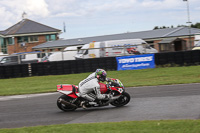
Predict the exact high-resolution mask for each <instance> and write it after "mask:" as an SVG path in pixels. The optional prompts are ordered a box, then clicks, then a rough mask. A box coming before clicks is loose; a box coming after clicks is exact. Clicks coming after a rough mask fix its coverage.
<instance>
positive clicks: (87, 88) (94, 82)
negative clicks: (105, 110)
mask: <svg viewBox="0 0 200 133" xmlns="http://www.w3.org/2000/svg"><path fill="white" fill-rule="evenodd" d="M92 91H94V92H95V94H96V97H97V99H106V98H108V97H109V96H108V94H101V91H100V85H99V83H98V79H97V78H96V77H95V72H94V73H92V74H90V75H89V76H88V77H87V78H86V79H84V80H82V81H81V82H80V83H79V92H80V96H81V97H83V98H85V99H87V100H89V101H94V100H95V99H94V98H93V97H91V96H89V95H88V93H90V92H92Z"/></svg>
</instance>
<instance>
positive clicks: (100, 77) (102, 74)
mask: <svg viewBox="0 0 200 133" xmlns="http://www.w3.org/2000/svg"><path fill="white" fill-rule="evenodd" d="M95 76H96V78H97V79H98V80H100V81H102V82H104V81H105V80H106V76H107V73H106V71H105V70H103V69H97V70H96V72H95Z"/></svg>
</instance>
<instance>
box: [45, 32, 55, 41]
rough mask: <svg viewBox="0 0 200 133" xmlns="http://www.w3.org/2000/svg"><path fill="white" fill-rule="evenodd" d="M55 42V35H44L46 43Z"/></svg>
mask: <svg viewBox="0 0 200 133" xmlns="http://www.w3.org/2000/svg"><path fill="white" fill-rule="evenodd" d="M54 40H56V35H55V34H53V35H46V41H54Z"/></svg>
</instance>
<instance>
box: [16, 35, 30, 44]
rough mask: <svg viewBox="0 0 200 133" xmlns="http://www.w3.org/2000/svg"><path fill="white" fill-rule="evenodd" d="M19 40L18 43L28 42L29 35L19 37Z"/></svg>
mask: <svg viewBox="0 0 200 133" xmlns="http://www.w3.org/2000/svg"><path fill="white" fill-rule="evenodd" d="M17 42H18V43H21V42H28V37H27V36H21V37H17Z"/></svg>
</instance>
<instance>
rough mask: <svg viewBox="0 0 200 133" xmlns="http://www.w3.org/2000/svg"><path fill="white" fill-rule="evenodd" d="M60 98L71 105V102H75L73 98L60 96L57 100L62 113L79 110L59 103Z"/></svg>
mask: <svg viewBox="0 0 200 133" xmlns="http://www.w3.org/2000/svg"><path fill="white" fill-rule="evenodd" d="M60 98H61V99H63V100H65V101H67V102H70V103H71V101H72V100H73V98H71V97H69V96H66V95H62V96H60V97H59V98H58V100H57V106H58V108H59V109H61V110H62V111H74V110H76V109H77V108H76V107H73V106H67V105H65V104H63V103H61V102H59V99H60Z"/></svg>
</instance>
